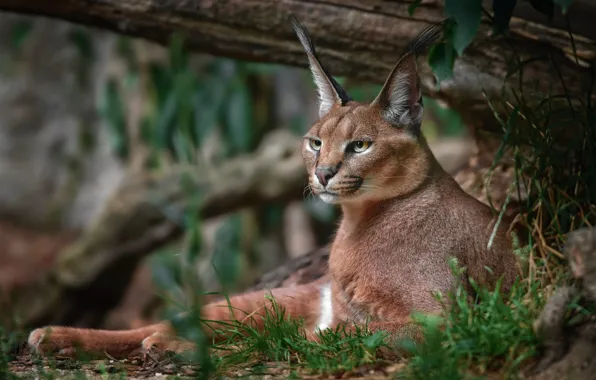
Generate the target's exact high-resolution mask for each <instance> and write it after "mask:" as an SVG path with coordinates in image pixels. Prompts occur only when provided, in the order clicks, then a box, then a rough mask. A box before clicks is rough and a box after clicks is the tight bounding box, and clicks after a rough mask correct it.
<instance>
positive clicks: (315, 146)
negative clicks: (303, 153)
mask: <svg viewBox="0 0 596 380" xmlns="http://www.w3.org/2000/svg"><path fill="white" fill-rule="evenodd" d="M308 144H309V145H310V147H311V148H312V150H320V149H321V145H323V143H322V142H321V140H316V139H310V140H309V141H308Z"/></svg>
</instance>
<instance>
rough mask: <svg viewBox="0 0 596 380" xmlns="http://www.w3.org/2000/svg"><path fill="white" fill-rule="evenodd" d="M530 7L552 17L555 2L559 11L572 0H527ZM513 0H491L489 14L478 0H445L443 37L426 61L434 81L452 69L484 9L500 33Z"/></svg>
mask: <svg viewBox="0 0 596 380" xmlns="http://www.w3.org/2000/svg"><path fill="white" fill-rule="evenodd" d="M529 2H530V4H531V5H532V7H533V8H534V9H535V10H536V11H538V12H540V13H543V14H545V15H547V16H548V17H549V18H551V19H552V17H553V16H554V11H555V5H556V6H558V7H559V8H561V10H562V11H563V13H565V12H566V11H567V9H568V8H569V6H570V5H571V3H572V0H529ZM419 5H420V2H419V1H415V2H414V3H412V5H411V6H410V7H409V9H408V11H409V12H410V15H412V14H413V13H414V12H415V9H416V8H417V7H418V6H419ZM516 5H517V0H493V4H492V10H493V14H492V15H491V14H490V13H489V12H488V11H486V10H484V9H483V8H482V1H481V0H445V7H444V11H445V16H447V17H448V22H446V23H445V25H444V37H443V39H442V40H441V41H439V42H437V43H435V44H434V45H433V46H432V47H431V49H430V51H429V55H428V64H429V65H430V67H431V69H432V71H433V73H434V74H435V76H436V78H437V81H438V82H439V83H440V82H441V81H443V80H446V79H449V78H450V77H451V75H452V73H453V64H454V62H455V58H456V57H458V56H461V55H462V54H463V52H464V50H465V49H466V48H467V47H468V46H469V45H470V43H471V42H472V41H473V40H474V38H475V37H476V34H477V33H478V29H479V27H480V24H481V21H482V14H483V13H484V14H485V15H487V17H488V18H489V20H490V22H491V24H492V27H493V31H495V32H496V33H497V34H502V33H505V32H506V31H507V29H508V28H509V22H510V20H511V17H512V15H513V11H514V9H515V6H516Z"/></svg>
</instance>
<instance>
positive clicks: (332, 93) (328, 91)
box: [291, 16, 352, 117]
mask: <svg viewBox="0 0 596 380" xmlns="http://www.w3.org/2000/svg"><path fill="white" fill-rule="evenodd" d="M291 20H292V25H293V26H294V31H295V32H296V35H297V36H298V39H299V40H300V43H301V44H302V47H303V48H304V50H305V51H306V55H307V56H308V62H309V63H310V71H311V72H312V75H313V79H314V82H315V85H316V86H317V90H318V92H319V117H323V116H325V115H326V114H327V113H328V112H329V110H330V109H331V107H333V106H334V105H335V104H338V105H340V106H344V105H346V103H348V102H349V101H351V100H352V98H350V96H349V95H348V93H347V92H346V91H345V90H344V89H343V88H342V87H341V86H340V85H339V83H337V81H336V80H335V79H333V77H332V76H331V75H329V73H328V72H327V70H325V68H324V67H323V65H321V62H319V59H318V58H317V53H316V51H315V46H314V44H313V43H312V40H311V38H310V35H309V34H308V31H307V30H306V28H305V27H304V26H302V24H300V23H299V22H298V20H296V18H294V17H293V16H292V17H291Z"/></svg>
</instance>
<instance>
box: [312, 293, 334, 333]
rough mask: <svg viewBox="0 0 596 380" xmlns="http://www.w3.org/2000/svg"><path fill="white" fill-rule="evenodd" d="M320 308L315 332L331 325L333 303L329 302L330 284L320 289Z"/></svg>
mask: <svg viewBox="0 0 596 380" xmlns="http://www.w3.org/2000/svg"><path fill="white" fill-rule="evenodd" d="M320 302H321V307H320V314H319V320H318V322H317V327H316V328H315V331H316V330H321V331H323V330H325V329H327V328H329V327H331V323H333V302H332V300H331V283H330V282H329V283H327V284H325V285H323V286H322V287H321V301H320Z"/></svg>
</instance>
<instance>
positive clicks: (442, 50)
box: [428, 42, 456, 84]
mask: <svg viewBox="0 0 596 380" xmlns="http://www.w3.org/2000/svg"><path fill="white" fill-rule="evenodd" d="M455 55H456V51H455V49H453V46H451V45H449V44H447V43H446V42H439V43H438V44H435V45H433V46H432V47H431V48H430V52H429V54H428V64H429V66H430V68H431V69H432V71H433V73H434V74H435V76H436V77H437V82H438V83H437V84H440V83H441V81H444V80H445V79H449V78H451V75H452V74H453V64H454V63H455Z"/></svg>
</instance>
